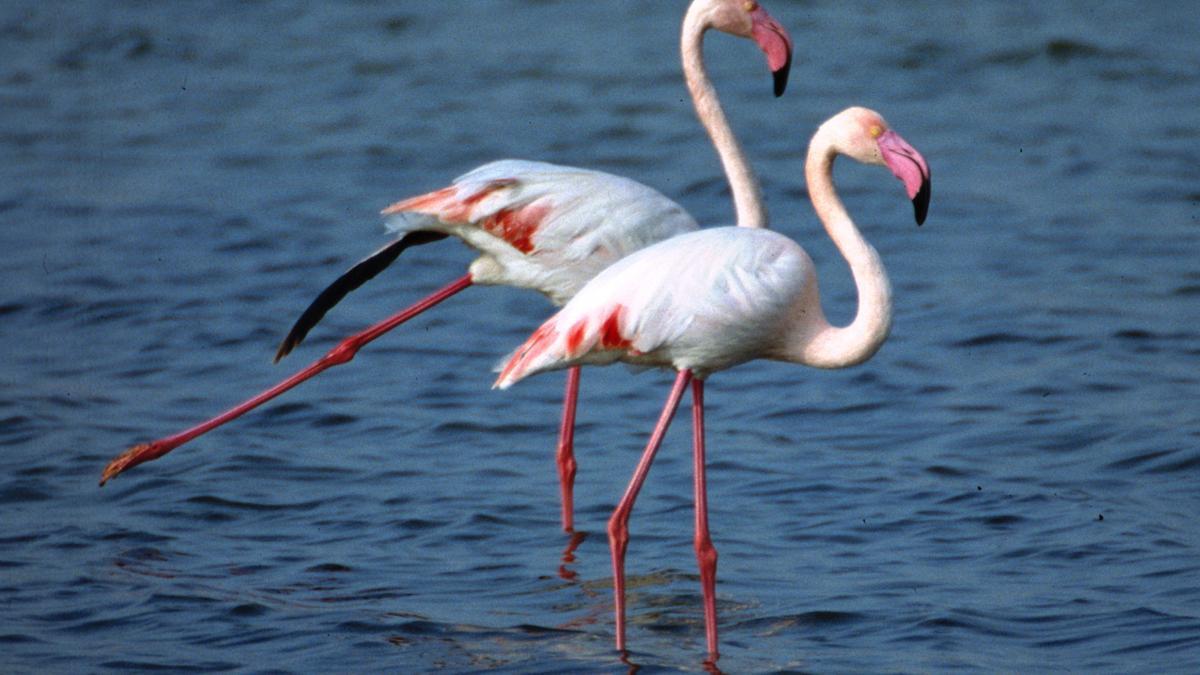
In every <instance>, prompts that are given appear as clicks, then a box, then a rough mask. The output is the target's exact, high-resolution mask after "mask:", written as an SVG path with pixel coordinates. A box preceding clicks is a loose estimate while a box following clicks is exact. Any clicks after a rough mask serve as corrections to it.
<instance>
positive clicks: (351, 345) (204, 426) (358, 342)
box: [100, 274, 471, 485]
mask: <svg viewBox="0 0 1200 675" xmlns="http://www.w3.org/2000/svg"><path fill="white" fill-rule="evenodd" d="M470 285H471V275H470V274H466V275H463V276H462V277H460V278H459V279H457V280H455V281H454V282H452V283H450V284H449V285H447V286H445V287H444V288H442V289H441V290H438V291H435V292H434V293H433V294H432V295H430V296H428V297H427V298H425V299H424V300H421V301H420V302H418V303H416V304H414V305H412V306H411V307H409V308H407V309H404V310H402V311H400V312H397V313H396V314H393V315H392V316H390V317H388V318H387V319H384V320H383V321H380V322H379V323H377V324H375V325H373V326H371V327H369V328H367V329H366V330H363V331H362V332H359V333H355V334H354V335H351V336H350V337H348V338H346V339H345V340H343V341H342V342H341V343H339V344H338V345H337V346H336V347H334V348H333V349H331V350H329V353H327V354H326V355H325V356H322V357H321V358H319V359H317V360H316V361H314V362H313V363H312V364H311V365H309V366H308V367H307V368H305V369H304V370H301V371H300V372H298V373H296V374H295V375H292V376H291V377H289V378H287V379H286V380H284V381H282V382H280V383H279V384H277V385H275V386H274V387H271V388H270V389H267V390H266V391H264V392H262V393H261V394H258V395H257V396H254V397H253V398H250V399H247V400H246V401H244V402H242V403H240V404H238V405H236V406H234V407H232V408H230V409H229V410H226V411H225V412H223V413H221V414H220V415H217V416H216V417H214V418H212V419H210V420H208V421H206V422H201V423H200V424H197V425H196V426H194V427H191V428H189V429H185V430H184V431H181V432H179V433H177V434H175V435H173V436H167V437H165V438H161V439H159V440H157V441H153V442H151V443H141V444H139V445H135V446H133V447H132V448H130V449H128V450H126V451H125V452H123V453H121V454H120V455H118V456H117V457H116V458H114V459H113V460H112V461H111V462H109V463H108V466H106V467H104V473H103V474H101V476H100V484H101V485H104V484H105V483H106V482H108V481H109V480H110V479H112V478H113V477H114V476H116V475H117V474H119V473H121V472H122V471H125V470H126V469H129V468H132V467H135V466H137V465H138V464H141V463H142V462H148V461H150V460H152V459H158V458H159V457H162V456H163V455H165V454H167V453H168V452H170V451H172V450H174V449H175V448H177V447H179V446H181V445H183V444H184V443H187V442H188V441H190V440H192V439H193V438H195V437H197V436H199V435H201V434H203V433H206V432H208V431H211V430H212V429H215V428H216V427H219V426H221V425H222V424H225V423H226V422H228V421H230V420H232V419H236V418H238V417H241V416H242V415H243V414H245V413H247V412H249V411H251V410H253V409H255V408H257V407H258V406H260V405H262V404H263V403H266V402H267V401H270V400H271V399H273V398H275V397H276V396H279V395H280V394H282V393H284V392H285V391H287V390H289V389H291V388H292V387H294V386H296V385H298V384H300V383H301V382H303V381H305V380H307V379H309V378H311V377H313V376H314V375H317V374H318V373H320V372H322V371H324V370H325V369H327V368H330V367H332V366H337V365H341V364H343V363H346V362H347V361H349V360H350V359H353V358H354V355H355V354H357V353H358V350H359V349H360V348H362V347H363V346H364V345H366V344H367V343H368V342H371V341H372V340H374V339H376V338H378V337H379V336H380V335H383V334H384V333H386V332H388V331H390V330H391V329H393V328H395V327H396V326H399V325H400V324H402V323H404V322H405V321H408V320H409V319H411V318H413V317H414V316H416V315H418V314H420V313H421V312H424V311H425V310H427V309H429V308H430V307H433V306H434V305H436V304H438V303H440V302H441V301H443V300H445V299H446V298H449V297H450V296H452V295H454V294H455V293H458V292H459V291H461V290H463V289H464V288H466V287H467V286H470Z"/></svg>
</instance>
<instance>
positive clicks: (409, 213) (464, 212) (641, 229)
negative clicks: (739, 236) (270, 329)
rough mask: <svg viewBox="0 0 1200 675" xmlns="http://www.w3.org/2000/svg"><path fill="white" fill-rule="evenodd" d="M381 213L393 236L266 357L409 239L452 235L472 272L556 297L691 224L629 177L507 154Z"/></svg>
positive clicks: (480, 278)
mask: <svg viewBox="0 0 1200 675" xmlns="http://www.w3.org/2000/svg"><path fill="white" fill-rule="evenodd" d="M383 215H385V216H387V217H388V227H389V229H391V230H392V231H393V232H395V233H397V234H398V235H400V236H399V238H398V239H396V240H395V241H393V242H391V243H389V244H387V245H386V246H384V247H382V248H380V249H379V250H378V251H376V252H375V253H373V254H371V255H370V256H368V257H366V258H364V259H363V260H361V261H359V262H358V263H356V264H355V265H354V266H353V267H351V268H350V269H349V270H347V271H346V272H345V273H344V274H342V275H341V276H340V277H338V278H337V279H336V280H335V281H334V282H333V283H332V284H330V285H329V286H328V287H327V288H326V289H325V290H323V291H322V292H321V293H320V294H319V295H318V296H317V298H316V299H315V300H313V302H312V303H311V304H310V305H309V306H308V308H307V309H305V311H304V312H303V313H302V314H301V316H300V318H299V319H297V320H296V323H295V324H294V325H293V326H292V328H291V330H290V331H289V332H288V334H287V336H286V337H285V338H284V339H283V341H282V342H281V343H280V346H279V350H278V352H277V353H276V356H275V360H276V361H279V360H280V359H281V358H283V357H284V356H286V355H287V354H289V353H290V352H291V351H292V350H293V349H295V348H296V347H297V346H298V345H299V344H300V343H301V342H302V341H303V340H304V338H305V337H306V336H307V335H308V332H309V331H310V330H312V328H313V327H314V326H315V325H316V324H317V323H318V322H319V321H320V320H321V319H322V318H323V317H324V316H325V314H326V313H327V312H328V311H329V310H330V309H332V308H333V306H334V305H336V304H337V303H338V302H340V301H341V300H342V299H343V298H345V297H346V295H348V294H349V293H350V292H351V291H353V290H355V289H357V288H358V287H359V286H361V285H362V284H364V283H366V282H367V281H369V280H370V279H372V278H374V277H375V276H376V275H377V274H379V273H380V272H381V271H383V270H384V269H386V268H387V267H388V266H389V265H391V264H392V263H393V262H395V260H396V259H397V258H398V257H399V255H400V254H401V253H402V252H403V251H404V250H405V249H407V248H409V247H410V246H416V245H420V244H426V243H429V242H433V241H437V240H439V239H444V238H445V237H447V236H457V237H459V238H461V239H462V240H463V241H465V242H466V243H467V244H468V245H470V246H472V247H474V248H475V249H477V250H479V251H480V252H481V253H483V254H484V258H485V259H486V260H487V261H488V263H489V264H484V265H477V266H476V269H473V270H472V272H473V274H472V280H473V281H475V282H477V283H507V284H511V285H515V286H521V287H526V288H533V289H535V290H538V291H541V292H543V293H545V294H546V295H548V296H550V298H551V299H552V300H554V301H555V302H557V303H559V304H561V303H562V302H565V301H566V300H567V298H569V297H571V296H572V295H574V293H575V292H576V291H578V290H579V288H581V287H582V286H583V284H584V283H586V282H587V280H588V279H590V278H592V277H593V276H595V275H596V274H597V273H598V272H600V270H602V269H604V268H605V267H607V266H608V265H609V264H611V263H612V262H614V261H615V260H617V259H619V258H621V257H623V256H625V255H628V254H629V253H630V252H632V251H635V250H637V249H640V248H643V247H645V246H647V245H649V244H652V243H654V242H657V241H660V240H662V239H666V238H668V237H671V236H673V235H676V234H679V233H682V232H689V231H692V230H695V229H697V227H698V226H697V224H696V222H695V220H694V219H692V217H691V216H690V215H688V213H687V212H686V211H684V209H683V207H681V206H679V205H678V204H677V203H675V202H674V201H672V200H671V199H669V198H667V197H665V196H664V195H662V194H661V193H659V192H658V191H657V190H654V189H652V188H649V187H647V186H645V185H643V184H641V183H639V182H637V181H634V180H631V179H628V178H623V177H621V176H616V175H613V174H608V173H604V172H600V171H591V170H587V169H578V168H574V167H568V166H560V165H556V164H549V163H546V162H533V161H526V160H513V159H509V160H500V161H496V162H491V163H488V164H484V165H483V166H480V167H478V168H477V169H475V170H473V171H471V172H469V173H466V174H464V175H462V176H460V177H458V178H457V179H455V180H454V182H453V183H452V184H450V185H449V186H447V187H444V188H441V189H438V190H434V191H432V192H429V193H426V194H422V195H418V196H416V197H411V198H409V199H405V200H403V201H400V202H396V203H395V204H393V205H391V206H389V207H388V208H386V209H384V211H383Z"/></svg>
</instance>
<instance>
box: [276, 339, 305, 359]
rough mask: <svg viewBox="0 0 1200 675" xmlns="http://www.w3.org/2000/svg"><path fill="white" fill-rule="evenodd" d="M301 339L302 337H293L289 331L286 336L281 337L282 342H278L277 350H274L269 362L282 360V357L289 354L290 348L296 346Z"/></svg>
mask: <svg viewBox="0 0 1200 675" xmlns="http://www.w3.org/2000/svg"><path fill="white" fill-rule="evenodd" d="M303 339H304V338H303V337H300V338H294V337H293V336H292V335H291V333H289V334H288V336H287V337H285V338H284V339H283V342H280V343H279V350H278V351H276V352H275V358H274V359H272V360H271V363H279V362H280V361H282V360H283V357H285V356H287V355H288V354H291V353H292V350H293V349H295V348H296V347H298V346H299V345H300V341H301V340H303Z"/></svg>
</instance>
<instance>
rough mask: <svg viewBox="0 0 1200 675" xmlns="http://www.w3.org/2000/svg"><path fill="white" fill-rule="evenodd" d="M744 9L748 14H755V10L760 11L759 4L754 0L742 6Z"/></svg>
mask: <svg viewBox="0 0 1200 675" xmlns="http://www.w3.org/2000/svg"><path fill="white" fill-rule="evenodd" d="M742 8H743V9H745V10H746V11H747V12H753V11H754V10H756V9H758V3H757V2H755V1H754V0H748V2H747V3H746V4H744V5H742Z"/></svg>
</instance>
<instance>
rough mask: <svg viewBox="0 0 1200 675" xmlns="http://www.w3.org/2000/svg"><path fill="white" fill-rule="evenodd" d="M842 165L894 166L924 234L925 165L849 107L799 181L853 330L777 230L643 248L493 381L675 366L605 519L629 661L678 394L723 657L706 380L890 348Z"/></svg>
mask: <svg viewBox="0 0 1200 675" xmlns="http://www.w3.org/2000/svg"><path fill="white" fill-rule="evenodd" d="M837 155H846V156H847V157H850V158H851V159H855V160H857V161H859V162H863V163H866V164H880V165H885V166H887V167H888V168H889V169H891V170H892V172H893V173H894V174H895V175H896V177H898V178H899V179H900V180H901V181H903V182H904V186H905V188H906V189H907V191H908V196H909V197H910V198H911V199H912V201H913V205H914V207H915V210H916V220H917V224H921V223H922V222H924V220H925V214H926V212H927V210H928V207H929V195H930V182H929V166H928V165H927V164H926V162H925V159H924V158H922V157H921V155H920V153H918V152H917V151H916V150H915V149H913V147H912V146H911V145H909V144H908V143H907V142H905V141H904V140H903V139H902V138H900V136H899V135H898V134H897V133H896V132H894V131H892V130H890V129H889V127H888V125H887V122H885V121H884V120H883V117H881V116H880V115H879V114H878V113H876V112H874V111H871V110H867V109H865V108H850V109H848V110H845V111H843V112H841V113H839V114H837V115H836V116H834V117H833V118H831V119H830V120H828V121H827V122H825V123H824V124H822V125H821V127H820V128H819V129H818V130H817V132H816V134H815V135H814V136H813V139H812V143H811V144H810V146H809V151H808V159H807V161H806V163H805V167H804V174H805V178H806V179H807V181H808V191H809V195H810V198H811V199H812V203H813V207H814V208H815V209H816V212H817V215H818V216H819V217H820V219H821V222H822V223H823V224H824V226H825V230H826V232H828V233H829V236H830V237H831V238H832V239H833V241H834V244H835V245H836V246H837V248H838V251H839V252H840V253H841V254H842V256H843V257H844V258H845V259H846V262H847V263H849V265H850V271H851V272H852V274H853V277H854V282H855V285H856V286H857V289H858V312H857V314H856V315H855V317H854V320H853V322H851V323H850V325H848V326H844V327H835V326H832V325H830V323H829V322H828V321H827V320H826V318H825V314H824V312H823V311H822V309H821V302H820V296H819V294H818V292H817V277H816V272H815V270H814V268H813V263H812V260H811V259H810V258H809V257H808V254H806V253H805V252H804V249H802V248H800V246H799V245H797V244H796V243H795V242H794V241H792V240H791V239H788V238H787V237H785V236H783V235H781V234H778V233H775V232H772V231H770V230H752V229H745V228H736V227H724V228H716V229H706V230H699V231H696V232H692V233H688V234H683V235H679V236H678V237H675V238H673V239H670V240H667V241H663V242H660V243H658V244H655V245H653V246H650V247H648V248H645V249H642V250H641V251H638V252H636V253H634V254H632V255H630V256H628V257H626V258H624V259H622V260H620V261H618V262H616V263H614V264H613V265H612V266H611V267H609V268H608V269H606V270H604V271H603V272H601V273H600V274H599V275H598V276H596V278H595V279H593V280H592V281H590V282H589V283H588V284H587V285H586V286H584V287H583V289H582V290H580V291H579V293H578V294H576V295H575V297H574V298H572V299H571V300H570V301H569V302H568V303H567V304H566V305H565V306H564V307H563V308H562V309H561V310H559V312H558V313H557V314H555V315H554V316H553V317H551V318H550V319H549V320H548V321H546V322H545V323H544V324H542V326H541V327H540V328H538V329H537V331H536V332H534V333H533V335H532V336H531V337H530V338H529V339H528V340H527V341H526V342H525V343H524V344H523V345H521V347H520V348H518V349H517V350H516V352H514V354H513V355H512V356H511V357H510V358H509V359H508V361H507V363H505V365H504V367H503V369H502V370H501V372H500V376H499V378H498V379H497V380H496V385H495V386H496V387H499V388H501V389H506V388H508V387H509V386H511V385H512V384H513V383H515V382H517V381H518V380H520V379H522V378H525V377H528V376H529V375H533V374H534V373H539V372H542V371H545V370H553V369H558V368H567V367H576V366H578V365H580V364H607V363H612V362H614V361H618V360H619V361H625V362H629V363H633V364H638V365H649V366H659V367H670V368H674V369H675V370H677V371H678V375H677V376H676V378H675V385H674V387H673V388H672V390H671V394H670V396H669V397H668V398H667V403H666V406H665V407H664V408H663V411H662V415H661V416H660V417H659V419H658V424H657V425H656V426H655V428H654V433H653V434H652V435H651V437H650V442H649V444H648V445H647V446H646V449H645V451H644V452H643V454H642V457H641V460H640V461H639V462H638V465H637V469H636V470H635V471H634V474H633V479H632V480H631V481H630V483H629V487H628V488H627V489H626V491H625V495H624V496H623V497H622V498H621V501H620V502H619V503H618V505H617V508H616V510H615V511H614V512H613V514H612V517H611V518H610V519H609V521H608V539H609V545H610V547H611V550H612V567H613V580H614V581H613V591H614V594H615V601H616V602H615V604H616V643H617V649H618V650H622V651H623V650H624V649H625V549H626V546H627V544H628V542H629V528H628V523H629V514H630V511H631V510H632V509H633V502H634V500H635V499H636V498H637V494H638V491H639V490H640V489H641V487H642V483H643V481H645V479H646V474H647V472H648V471H649V470H650V463H651V461H653V459H654V455H655V453H656V452H657V451H658V447H659V445H660V443H661V442H662V438H663V435H664V434H665V433H666V431H667V426H668V425H669V424H670V422H671V418H672V417H673V416H674V414H675V410H676V409H677V407H678V406H679V401H680V398H681V397H682V396H683V390H684V388H685V387H686V386H687V385H688V383H689V382H690V383H691V386H692V419H693V453H694V465H695V495H694V497H695V503H696V505H695V506H696V521H695V540H694V544H695V550H696V558H697V561H698V562H699V567H700V579H701V585H702V589H703V596H704V620H705V634H706V639H707V643H708V652H709V656H710V658H711V659H712V660H714V661H715V660H716V658H717V657H718V651H717V618H716V600H715V595H714V592H715V586H716V566H717V551H716V548H714V547H713V544H712V539H711V538H710V537H709V532H708V497H707V492H706V489H705V475H704V474H705V468H704V466H705V462H704V400H703V394H704V380H705V378H707V377H708V376H709V375H711V374H712V373H715V372H717V371H719V370H724V369H726V368H730V367H732V366H736V365H738V364H740V363H744V362H746V361H750V360H752V359H759V358H766V359H774V360H777V361H789V362H793V363H801V364H804V365H808V366H814V367H817V368H845V367H847V366H853V365H856V364H859V363H862V362H863V361H866V360H867V359H868V358H870V357H871V356H872V355H873V354H874V353H875V352H876V350H878V349H879V347H880V345H882V344H883V341H884V339H885V338H887V335H888V330H889V328H890V326H891V320H892V302H891V287H890V285H889V283H888V278H887V274H886V273H885V272H884V269H883V262H882V261H881V260H880V258H879V254H878V253H876V252H875V249H874V248H872V247H871V245H870V244H868V243H867V241H866V240H865V239H864V238H863V236H862V234H861V233H859V231H858V228H857V227H856V226H855V224H854V222H853V221H852V220H851V219H850V216H849V214H848V213H847V212H846V209H845V207H844V206H843V205H842V202H841V200H840V199H839V198H838V195H837V193H836V191H835V190H834V187H833V162H834V158H835V157H836V156H837Z"/></svg>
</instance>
